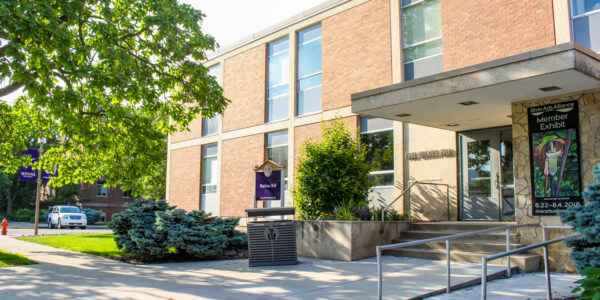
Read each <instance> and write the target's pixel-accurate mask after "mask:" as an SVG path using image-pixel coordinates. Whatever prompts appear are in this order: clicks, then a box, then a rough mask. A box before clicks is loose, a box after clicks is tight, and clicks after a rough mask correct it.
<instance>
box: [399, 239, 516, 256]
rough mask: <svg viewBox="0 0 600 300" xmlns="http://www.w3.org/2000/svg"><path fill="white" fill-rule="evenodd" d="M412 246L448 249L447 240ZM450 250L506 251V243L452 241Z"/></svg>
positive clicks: (401, 241) (512, 245) (400, 241)
mask: <svg viewBox="0 0 600 300" xmlns="http://www.w3.org/2000/svg"><path fill="white" fill-rule="evenodd" d="M412 241H416V240H394V241H392V243H394V244H396V243H403V242H412ZM523 246H524V245H523V244H518V243H511V245H510V249H517V248H520V247H523ZM411 248H418V249H432V250H435V249H442V250H446V242H434V243H425V244H421V245H415V246H411ZM450 250H451V251H463V252H470V251H472V252H485V253H500V252H504V251H506V243H505V242H503V243H481V242H476V243H474V242H460V241H450Z"/></svg>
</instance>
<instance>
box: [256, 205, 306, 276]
mask: <svg viewBox="0 0 600 300" xmlns="http://www.w3.org/2000/svg"><path fill="white" fill-rule="evenodd" d="M246 213H247V214H248V217H266V216H284V215H293V214H294V213H295V208H294V207H277V208H251V209H246ZM248 262H249V264H250V266H251V267H258V266H282V265H295V264H297V263H298V253H297V251H296V226H295V222H294V220H273V221H254V222H248Z"/></svg>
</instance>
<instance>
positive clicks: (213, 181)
mask: <svg viewBox="0 0 600 300" xmlns="http://www.w3.org/2000/svg"><path fill="white" fill-rule="evenodd" d="M217 149H218V148H217V144H210V145H204V146H202V194H215V193H216V192H217V171H218V169H217V154H218V153H217Z"/></svg>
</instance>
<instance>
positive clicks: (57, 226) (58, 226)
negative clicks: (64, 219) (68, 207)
mask: <svg viewBox="0 0 600 300" xmlns="http://www.w3.org/2000/svg"><path fill="white" fill-rule="evenodd" d="M56 228H58V229H62V228H63V226H62V224H61V223H60V218H59V219H58V224H56Z"/></svg>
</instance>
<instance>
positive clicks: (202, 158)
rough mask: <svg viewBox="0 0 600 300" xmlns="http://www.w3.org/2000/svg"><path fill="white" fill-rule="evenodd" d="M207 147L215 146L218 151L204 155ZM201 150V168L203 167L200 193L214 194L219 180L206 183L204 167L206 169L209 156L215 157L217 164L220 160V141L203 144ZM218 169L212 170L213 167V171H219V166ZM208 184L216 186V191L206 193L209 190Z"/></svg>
mask: <svg viewBox="0 0 600 300" xmlns="http://www.w3.org/2000/svg"><path fill="white" fill-rule="evenodd" d="M205 147H215V148H216V149H217V151H216V153H215V154H214V155H204V149H205ZM201 151H202V152H201V157H200V159H201V168H202V170H201V171H202V172H201V178H200V194H201V195H213V194H216V193H217V188H218V185H217V182H214V183H212V182H211V183H204V178H205V176H204V169H205V167H206V165H207V164H206V159H207V158H215V159H216V161H217V164H218V161H219V144H218V143H211V144H205V145H202V150H201ZM211 168H212V166H211ZM216 169H217V170H212V169H211V172H218V168H216ZM211 174H212V173H211ZM208 186H214V187H215V191H214V192H212V193H205V192H204V191H205V190H207V188H206V187H208Z"/></svg>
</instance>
